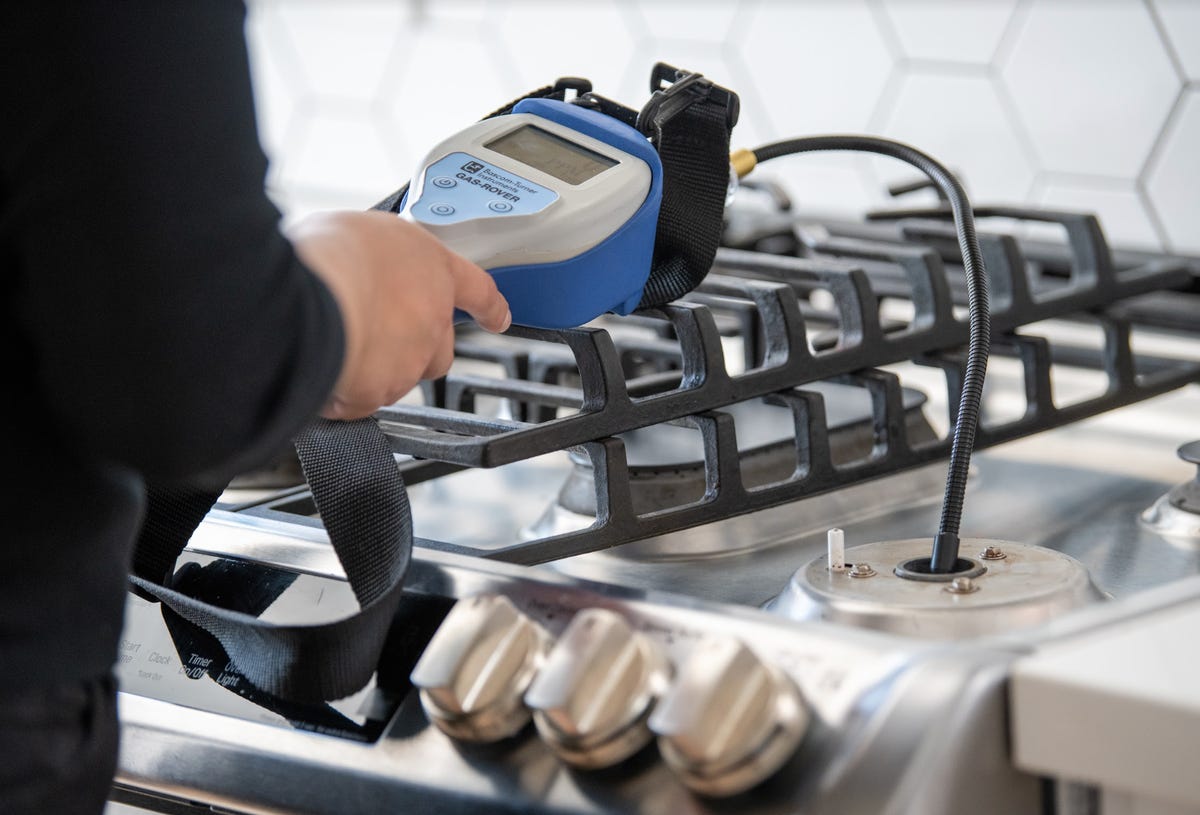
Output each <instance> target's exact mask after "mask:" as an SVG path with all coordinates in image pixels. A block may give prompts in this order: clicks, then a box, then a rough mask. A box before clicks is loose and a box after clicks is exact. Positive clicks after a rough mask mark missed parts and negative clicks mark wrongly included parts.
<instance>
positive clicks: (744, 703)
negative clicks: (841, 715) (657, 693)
mask: <svg viewBox="0 0 1200 815" xmlns="http://www.w3.org/2000/svg"><path fill="white" fill-rule="evenodd" d="M808 722H809V713H808V709H807V708H806V707H805V704H804V700H803V699H802V698H801V696H800V691H799V689H798V688H797V687H796V685H795V683H794V682H792V680H791V679H790V678H788V676H787V675H786V674H784V673H783V672H781V671H780V670H779V669H778V668H775V667H774V666H773V665H771V664H770V663H769V662H767V661H765V660H763V659H760V658H759V656H758V655H757V654H755V653H754V651H752V650H751V649H750V648H748V647H747V646H746V645H745V643H743V642H741V641H740V640H739V639H737V638H736V637H714V638H710V639H708V640H707V641H705V642H703V643H701V644H700V645H699V646H697V647H696V648H695V649H694V650H693V651H692V655H691V657H690V658H689V659H688V661H687V663H686V664H685V665H684V666H683V669H682V670H681V671H680V676H679V681H678V682H677V683H675V685H674V687H672V689H671V692H670V693H669V694H668V695H667V697H666V699H664V700H663V703H662V704H661V705H660V706H659V708H658V710H656V711H655V712H654V714H653V715H652V716H651V717H650V729H652V730H653V731H654V732H655V733H657V734H658V738H659V742H658V743H659V750H660V751H661V753H662V756H663V759H664V760H666V762H667V764H668V765H670V767H671V769H673V770H675V772H676V773H678V774H679V776H680V778H682V780H683V783H684V784H686V785H687V786H688V787H689V788H691V789H694V790H696V791H697V792H700V793H703V794H705V795H710V796H721V797H725V796H729V795H735V794H737V793H739V792H744V791H745V790H747V789H749V788H750V787H753V786H754V785H756V784H758V783H759V782H761V781H762V780H763V779H765V778H768V777H770V776H771V775H772V774H773V773H775V771H776V770H778V769H779V768H780V767H781V766H783V764H784V762H785V761H787V760H788V758H789V757H790V756H791V755H792V753H794V752H795V750H796V748H797V746H799V744H800V740H801V739H802V738H804V733H805V731H806V730H807V728H808Z"/></svg>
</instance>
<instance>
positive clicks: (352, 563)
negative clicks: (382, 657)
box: [130, 419, 412, 702]
mask: <svg viewBox="0 0 1200 815" xmlns="http://www.w3.org/2000/svg"><path fill="white" fill-rule="evenodd" d="M296 452H297V453H298V454H299V456H300V463H301V465H302V466H303V468H304V474H305V477H306V478H307V479H308V483H309V486H310V487H311V488H312V491H313V499H314V500H315V501H316V504H317V509H318V511H319V512H320V514H321V518H322V521H323V522H324V524H325V528H326V530H327V531H328V533H329V540H330V543H331V544H332V545H333V548H334V551H335V552H336V553H337V556H338V558H339V559H340V560H341V562H342V566H343V568H344V569H345V572H346V577H347V580H348V582H349V584H350V587H351V588H352V589H353V590H354V594H355V597H357V598H358V602H359V605H360V607H361V609H362V610H361V611H360V612H359V613H358V614H355V615H352V616H350V617H347V618H344V619H341V620H335V621H333V622H329V623H323V624H320V625H277V624H273V623H267V622H263V621H262V620H260V619H258V618H257V617H256V616H253V615H251V614H246V613H243V612H237V611H231V610H229V609H225V608H221V607H218V606H215V605H211V604H208V603H203V602H201V601H199V600H196V599H195V598H193V597H189V596H187V595H185V594H182V593H181V592H179V591H176V590H175V589H174V588H172V587H171V586H170V581H169V580H168V577H167V576H168V574H170V573H171V572H172V571H173V569H174V563H175V559H176V558H177V557H178V556H179V554H180V553H181V552H182V551H183V548H184V546H186V545H187V541H188V538H189V537H190V536H191V533H192V531H193V530H194V529H195V527H196V526H197V525H198V523H199V521H200V520H201V519H202V518H203V516H204V513H205V512H207V510H208V509H209V508H210V507H211V505H212V502H213V500H215V497H216V496H214V495H212V494H211V493H202V492H198V491H179V490H174V491H171V490H161V489H154V488H151V489H149V490H148V497H149V500H148V505H147V515H146V521H145V522H144V524H143V528H142V533H141V535H140V537H139V539H138V542H137V546H136V549H135V553H134V574H133V575H132V576H131V577H130V581H131V583H132V584H133V585H134V586H136V587H137V588H138V589H140V590H141V593H143V595H142V596H145V595H146V594H148V595H151V596H152V597H154V598H156V599H158V600H160V601H162V602H163V603H164V604H165V605H167V606H168V607H169V608H171V609H172V610H173V611H174V612H175V613H177V614H178V615H179V616H181V617H183V618H184V619H186V620H188V621H189V622H191V623H194V624H195V625H198V626H200V627H201V628H203V629H204V630H205V631H208V632H209V633H210V634H212V635H213V636H214V637H216V639H217V640H218V641H219V642H220V643H221V646H222V647H223V648H224V649H225V651H226V652H227V653H228V654H229V657H230V660H231V661H232V662H233V663H234V666H235V667H236V668H237V670H238V671H239V672H240V673H241V674H243V675H244V676H245V677H246V678H247V679H248V680H249V681H250V682H252V683H253V684H254V685H255V686H256V687H258V688H259V689H261V690H263V691H265V692H266V693H270V694H273V695H275V696H278V697H281V698H283V699H288V700H292V701H297V702H320V701H324V700H329V699H339V698H341V697H343V696H347V695H349V694H350V693H353V692H354V691H357V690H358V689H359V688H361V687H363V685H365V684H366V683H367V681H368V680H369V679H370V678H371V675H372V673H374V671H375V667H376V663H377V662H378V659H379V654H380V651H381V650H382V648H383V643H384V640H385V638H386V636H387V633H388V629H389V628H390V626H391V622H392V618H393V617H394V615H395V613H396V608H397V606H398V604H399V602H400V597H401V593H402V588H403V582H404V574H405V572H406V571H407V568H408V562H409V558H410V556H411V553H412V521H411V516H410V512H409V505H408V495H407V493H406V492H405V490H404V482H403V479H402V478H401V476H400V471H399V468H398V467H397V466H396V462H395V459H394V458H393V456H392V451H391V448H390V446H389V445H388V443H387V439H386V438H385V437H384V435H383V431H381V430H380V429H379V425H378V424H376V423H375V420H374V419H360V420H358V421H354V422H333V421H328V420H324V419H319V420H317V421H315V422H314V423H313V424H311V425H309V426H308V427H307V428H306V429H305V430H304V431H302V432H301V433H300V435H299V436H297V437H296ZM205 502H207V505H205Z"/></svg>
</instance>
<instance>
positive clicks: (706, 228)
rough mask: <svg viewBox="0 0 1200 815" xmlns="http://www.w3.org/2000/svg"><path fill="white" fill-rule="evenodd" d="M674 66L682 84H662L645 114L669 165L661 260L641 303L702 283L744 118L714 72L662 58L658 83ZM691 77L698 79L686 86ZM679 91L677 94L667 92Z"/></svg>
mask: <svg viewBox="0 0 1200 815" xmlns="http://www.w3.org/2000/svg"><path fill="white" fill-rule="evenodd" d="M671 73H673V74H675V75H676V77H675V79H676V85H677V86H678V89H677V90H676V88H672V89H670V90H668V91H656V93H655V95H654V96H653V97H651V100H650V103H649V104H647V106H646V107H645V108H643V110H642V116H640V117H639V118H638V127H639V129H641V130H642V132H644V133H647V134H649V135H650V137H651V141H652V142H653V143H654V146H655V147H656V148H657V149H658V155H659V158H660V159H661V160H662V165H663V197H662V207H661V208H660V209H659V213H658V230H657V233H656V235H655V240H654V262H653V265H652V266H651V269H650V278H649V280H647V281H646V288H645V289H644V290H643V291H642V300H641V303H639V308H649V307H653V306H661V305H663V304H664V303H669V302H670V301H672V300H675V299H678V298H680V297H682V296H683V295H685V294H687V293H688V292H690V291H691V290H692V289H694V288H696V287H697V286H699V285H700V281H702V280H703V279H704V276H705V275H706V274H708V270H709V269H710V268H712V262H713V258H714V257H716V254H717V244H718V243H719V242H720V239H721V231H722V227H723V221H724V216H725V194H726V192H727V190H728V187H729V134H730V133H731V132H732V130H733V126H734V124H736V123H737V110H738V108H737V96H736V95H734V94H732V93H730V92H729V91H727V90H725V89H724V88H719V87H717V86H714V85H712V84H711V83H709V82H707V80H704V81H703V84H699V83H696V80H698V79H699V75H695V74H693V75H684V74H683V72H680V71H676V70H675V69H674V68H671V67H670V66H666V65H662V64H661V63H660V64H659V65H657V66H655V71H654V75H653V78H652V86H654V85H657V84H658V81H659V78H660V77H663V76H666V75H667V74H671ZM684 82H689V83H692V84H690V85H689V86H687V87H684V86H683V83H684ZM672 93H673V94H674V98H664V96H665V95H667V94H672ZM660 94H662V95H664V96H660Z"/></svg>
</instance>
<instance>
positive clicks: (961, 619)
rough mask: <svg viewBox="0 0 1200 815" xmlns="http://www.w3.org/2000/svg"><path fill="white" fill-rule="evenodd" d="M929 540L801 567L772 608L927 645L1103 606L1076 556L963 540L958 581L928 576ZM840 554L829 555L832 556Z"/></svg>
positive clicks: (879, 546)
mask: <svg viewBox="0 0 1200 815" xmlns="http://www.w3.org/2000/svg"><path fill="white" fill-rule="evenodd" d="M930 544H931V541H930V540H929V539H928V538H911V539H908V540H896V541H883V542H879V543H868V544H865V545H862V546H855V547H853V548H851V549H848V550H846V551H845V557H844V558H837V557H835V561H836V560H844V562H843V563H837V562H834V563H833V565H832V566H831V565H830V563H831V560H830V555H823V556H821V557H818V558H816V559H815V560H813V561H811V562H810V563H809V564H808V565H807V566H804V567H802V568H801V569H800V570H799V571H797V572H796V574H795V575H793V576H792V579H791V581H790V582H789V583H788V585H787V587H786V588H785V589H784V591H783V593H782V594H780V595H779V596H778V597H777V598H776V599H775V600H773V601H772V602H771V603H769V604H768V608H769V609H770V610H771V611H774V612H775V613H777V614H782V615H783V616H786V617H789V618H791V619H794V620H827V621H830V622H836V623H843V624H846V625H854V626H859V627H862V628H873V629H876V630H879V631H887V632H890V633H893V634H901V635H905V636H910V637H918V638H921V639H964V638H968V637H980V636H988V635H997V634H1007V633H1009V632H1013V631H1019V630H1021V629H1027V628H1032V627H1035V626H1039V625H1042V624H1044V623H1046V622H1048V621H1050V620H1052V619H1054V618H1055V617H1058V616H1060V615H1062V614H1064V613H1066V612H1068V611H1072V610H1074V609H1077V608H1080V607H1082V606H1085V605H1087V604H1089V603H1094V602H1097V601H1099V600H1102V599H1104V594H1103V593H1102V592H1101V591H1100V589H1098V588H1097V587H1096V585H1095V584H1094V583H1093V582H1092V580H1091V578H1090V577H1089V575H1088V570H1087V569H1086V568H1085V567H1084V566H1083V564H1081V563H1080V562H1079V561H1077V560H1076V559H1075V558H1073V557H1069V556H1067V555H1064V554H1062V553H1061V552H1056V551H1054V550H1053V549H1046V548H1044V547H1041V546H1030V545H1028V544H1022V543H1014V542H1012V541H1000V540H991V539H982V538H965V539H964V540H963V542H962V544H963V549H962V551H963V553H964V555H966V554H967V553H970V554H971V556H964V557H960V558H959V563H958V566H959V568H958V569H956V570H955V571H954V572H953V573H950V574H937V575H934V574H928V573H927V572H924V571H922V570H921V569H920V568H919V566H917V565H916V563H917V562H919V561H921V560H926V561H927V560H928V557H929V548H930ZM833 548H834V547H831V549H833Z"/></svg>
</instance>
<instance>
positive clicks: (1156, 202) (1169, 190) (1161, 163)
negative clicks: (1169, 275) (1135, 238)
mask: <svg viewBox="0 0 1200 815" xmlns="http://www.w3.org/2000/svg"><path fill="white" fill-rule="evenodd" d="M1172 118H1173V121H1172V122H1171V125H1170V126H1169V127H1168V128H1167V132H1166V134H1165V136H1164V140H1163V144H1162V149H1161V152H1160V153H1159V154H1158V156H1157V157H1156V159H1155V161H1154V162H1153V164H1152V165H1151V167H1150V169H1149V172H1148V173H1147V177H1146V188H1147V190H1148V191H1149V193H1150V200H1151V202H1152V204H1153V206H1154V211H1155V212H1156V213H1157V214H1158V217H1159V220H1161V221H1162V224H1163V227H1164V228H1165V229H1166V230H1167V239H1168V241H1169V243H1170V248H1171V249H1172V250H1173V251H1176V252H1187V253H1190V254H1195V255H1200V217H1197V215H1198V213H1197V211H1196V210H1197V207H1196V197H1197V195H1198V194H1200V193H1198V192H1197V191H1198V190H1200V150H1197V147H1196V146H1197V145H1200V90H1193V91H1191V92H1189V93H1188V94H1187V96H1185V97H1184V99H1183V103H1182V105H1181V106H1180V108H1179V110H1178V111H1177V115H1176V116H1174V117H1172Z"/></svg>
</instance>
